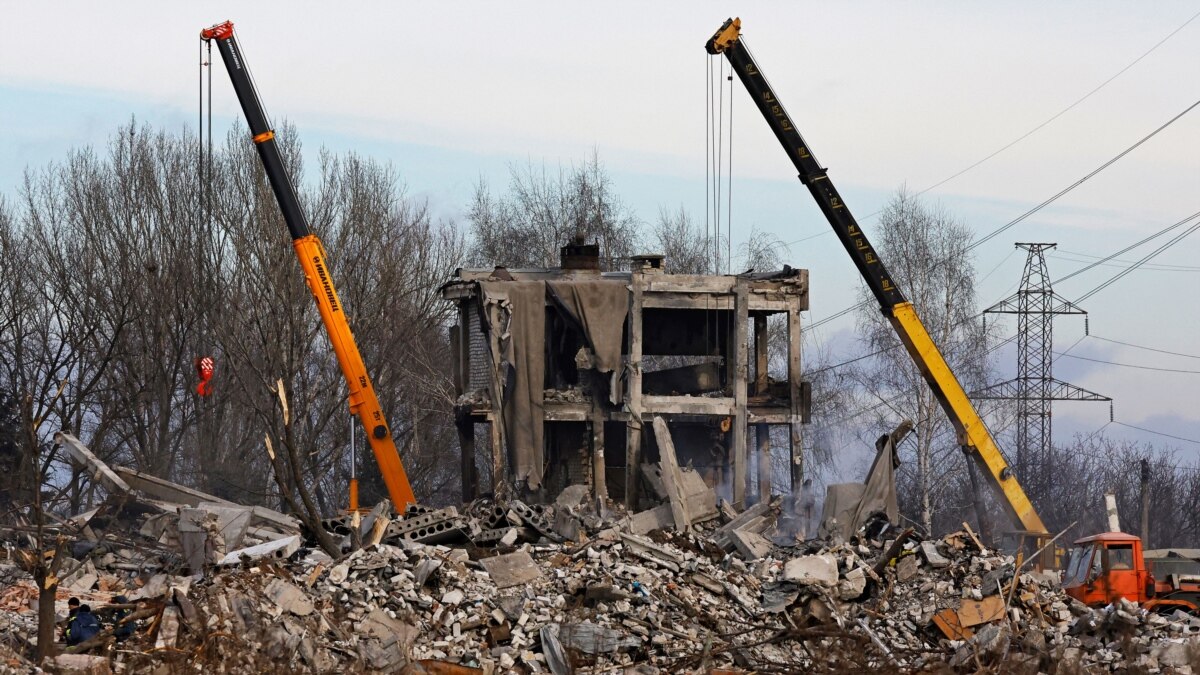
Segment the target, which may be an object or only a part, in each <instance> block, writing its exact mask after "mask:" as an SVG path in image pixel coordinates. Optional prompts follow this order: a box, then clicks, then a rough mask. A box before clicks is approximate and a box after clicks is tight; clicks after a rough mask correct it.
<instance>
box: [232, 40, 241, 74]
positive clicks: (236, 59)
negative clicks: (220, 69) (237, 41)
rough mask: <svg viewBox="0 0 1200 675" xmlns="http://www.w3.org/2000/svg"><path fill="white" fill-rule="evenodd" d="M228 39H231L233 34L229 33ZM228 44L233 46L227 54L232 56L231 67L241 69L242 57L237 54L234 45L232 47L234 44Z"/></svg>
mask: <svg viewBox="0 0 1200 675" xmlns="http://www.w3.org/2000/svg"><path fill="white" fill-rule="evenodd" d="M229 39H230V40H232V39H233V36H232V35H230V36H229ZM230 46H231V47H233V49H230V50H229V55H230V56H232V57H233V67H234V68H236V69H238V70H241V69H242V57H241V56H240V55H239V54H238V50H237V48H236V47H234V45H232V44H230Z"/></svg>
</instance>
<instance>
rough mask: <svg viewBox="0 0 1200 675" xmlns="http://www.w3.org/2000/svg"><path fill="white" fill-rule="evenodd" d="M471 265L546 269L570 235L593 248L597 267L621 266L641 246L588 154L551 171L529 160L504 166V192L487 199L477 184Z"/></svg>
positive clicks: (471, 213)
mask: <svg viewBox="0 0 1200 675" xmlns="http://www.w3.org/2000/svg"><path fill="white" fill-rule="evenodd" d="M467 220H468V221H469V223H470V227H471V237H472V242H471V251H470V262H471V264H474V265H478V266H483V267H490V266H492V265H503V266H506V267H552V266H555V265H557V264H558V258H559V248H560V247H562V246H563V245H564V244H566V243H568V242H569V241H571V240H572V239H573V238H575V237H576V236H577V235H578V236H582V237H583V238H584V239H586V240H587V241H596V242H598V243H599V244H600V256H601V265H602V266H603V267H604V268H605V269H609V270H615V269H621V268H623V267H625V266H626V265H627V261H628V258H629V256H630V255H631V254H633V253H635V252H637V249H638V245H639V243H640V241H639V236H638V226H639V223H638V220H637V218H636V217H635V216H634V215H633V213H632V211H630V210H629V209H628V208H627V207H626V206H625V205H624V204H623V203H622V202H621V200H620V198H618V197H617V195H616V194H614V192H613V188H612V180H611V179H610V178H609V176H608V172H607V171H606V170H605V169H604V166H603V164H601V163H600V158H599V155H597V154H595V153H593V154H592V156H591V158H589V159H588V160H587V161H586V162H584V163H582V164H579V165H575V166H572V167H570V168H569V169H563V168H559V169H558V171H557V173H551V172H548V171H547V170H546V167H544V166H536V165H534V164H532V163H529V164H527V165H525V166H522V167H518V166H515V165H514V166H512V167H510V180H509V187H508V192H507V193H506V194H505V195H503V196H499V197H497V196H494V195H493V194H492V192H491V190H490V188H489V187H488V186H487V184H486V183H484V182H482V181H480V183H479V185H478V186H477V187H476V190H475V197H474V200H473V201H472V204H471V207H470V209H469V210H468V212H467Z"/></svg>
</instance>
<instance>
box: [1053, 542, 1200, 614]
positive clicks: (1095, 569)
mask: <svg viewBox="0 0 1200 675" xmlns="http://www.w3.org/2000/svg"><path fill="white" fill-rule="evenodd" d="M1063 588H1064V589H1065V590H1066V592H1067V595H1070V596H1071V597H1073V598H1075V599H1076V600H1079V601H1080V602H1082V603H1084V604H1086V605H1088V606H1092V607H1096V606H1103V605H1107V604H1110V603H1112V602H1116V601H1117V600H1119V599H1121V598H1125V599H1126V600H1129V601H1131V602H1136V603H1138V604H1139V605H1141V606H1142V607H1144V608H1146V609H1148V610H1151V611H1154V612H1159V613H1170V612H1173V611H1174V610H1176V609H1181V610H1183V611H1185V612H1189V613H1192V614H1200V551H1197V550H1180V549H1161V550H1154V551H1145V552H1143V551H1142V540H1141V538H1140V537H1136V536H1134V535H1132V534H1129V533H1126V532H1103V533H1101V534H1095V535H1092V536H1090V537H1084V538H1083V539H1078V540H1076V541H1075V547H1074V549H1073V550H1072V551H1071V555H1070V558H1069V560H1068V563H1067V567H1066V569H1065V570H1063Z"/></svg>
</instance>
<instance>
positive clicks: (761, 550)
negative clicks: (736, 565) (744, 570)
mask: <svg viewBox="0 0 1200 675" xmlns="http://www.w3.org/2000/svg"><path fill="white" fill-rule="evenodd" d="M729 536H730V538H731V539H732V540H733V545H734V547H735V548H737V550H738V553H741V554H742V557H743V558H745V559H746V560H758V559H760V558H765V557H767V555H769V554H770V553H771V549H773V548H774V545H773V544H772V543H771V541H770V540H769V539H767V538H766V537H764V536H762V535H761V534H758V533H757V532H742V531H741V530H734V531H733V532H730V533H729Z"/></svg>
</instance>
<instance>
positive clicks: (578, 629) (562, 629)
mask: <svg viewBox="0 0 1200 675" xmlns="http://www.w3.org/2000/svg"><path fill="white" fill-rule="evenodd" d="M558 640H559V642H560V643H561V644H562V646H563V647H565V648H567V649H574V650H577V651H581V652H583V653H584V654H611V653H612V652H616V651H624V650H627V649H637V648H638V647H640V646H641V644H642V640H641V638H639V637H637V636H636V635H626V634H624V633H622V632H621V631H618V630H615V629H612V628H606V627H604V626H599V625H596V624H594V623H591V622H588V621H584V622H582V623H567V624H562V625H560V626H559V628H558Z"/></svg>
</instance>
